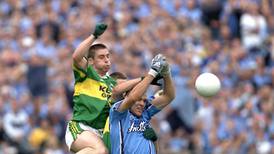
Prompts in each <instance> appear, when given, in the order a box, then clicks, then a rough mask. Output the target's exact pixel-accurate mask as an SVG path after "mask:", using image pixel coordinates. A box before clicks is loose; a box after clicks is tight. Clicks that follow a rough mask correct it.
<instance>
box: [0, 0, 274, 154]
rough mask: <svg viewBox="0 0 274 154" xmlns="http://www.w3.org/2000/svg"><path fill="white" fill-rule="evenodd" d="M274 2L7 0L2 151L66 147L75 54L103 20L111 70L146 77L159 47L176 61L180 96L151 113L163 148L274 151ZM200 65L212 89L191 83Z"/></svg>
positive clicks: (2, 36) (1, 41)
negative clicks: (207, 92) (217, 84)
mask: <svg viewBox="0 0 274 154" xmlns="http://www.w3.org/2000/svg"><path fill="white" fill-rule="evenodd" d="M273 11H274V2H273V1H271V0H113V1H111V0H92V1H91V0H79V1H76V0H20V1H18V0H1V1H0V19H1V20H0V26H1V29H0V71H1V75H0V115H1V116H0V132H1V133H0V134H1V135H0V154H2V153H3V154H7V153H22V154H24V153H28V154H29V153H43V154H65V153H69V152H68V151H67V148H66V146H65V142H64V133H65V127H66V122H67V121H68V120H69V119H70V117H71V114H72V106H73V104H72V94H73V83H74V79H73V74H72V60H71V56H72V53H73V51H74V49H75V48H76V47H77V45H79V43H80V42H81V41H82V40H83V39H85V38H86V37H87V36H89V35H90V34H91V32H92V31H93V27H94V25H95V24H96V23H98V22H106V23H107V24H108V25H109V28H108V29H107V31H106V32H105V33H104V34H103V35H102V37H101V38H100V39H99V40H98V42H103V43H105V44H106V45H107V46H108V47H109V49H110V50H111V58H112V68H111V71H110V72H114V71H121V72H124V73H126V74H127V75H128V76H129V78H136V77H140V76H142V75H144V74H145V73H146V72H147V70H148V69H149V66H150V60H151V58H152V57H153V56H154V55H155V54H156V53H163V54H164V55H166V56H167V58H168V60H169V62H170V64H171V68H172V76H173V78H174V82H175V85H176V98H175V100H174V101H173V102H172V104H171V105H170V106H169V107H167V108H165V109H164V110H163V111H162V112H161V113H159V114H158V115H157V116H156V117H155V118H154V119H153V120H152V124H153V128H155V130H156V131H157V133H158V135H159V142H160V153H162V154H168V153H174V154H175V153H191V152H197V153H213V154H215V153H216V154H219V153H228V154H235V153H238V154H241V153H243V154H244V153H260V154H268V153H274V114H273V113H274V112H273V111H274V92H273V89H274V28H273V27H274V12H273ZM202 72H212V73H215V74H216V75H217V76H218V77H219V78H220V79H221V81H222V89H221V91H220V92H219V93H218V95H217V96H215V97H214V98H211V99H205V98H202V97H200V96H198V95H197V93H196V92H195V90H194V87H193V85H194V81H195V78H196V77H197V76H198V75H199V74H200V73H202ZM156 90H157V88H156V87H153V88H151V89H150V90H149V92H148V93H149V94H153V93H154V92H155V91H156Z"/></svg>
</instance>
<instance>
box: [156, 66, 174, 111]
mask: <svg viewBox="0 0 274 154" xmlns="http://www.w3.org/2000/svg"><path fill="white" fill-rule="evenodd" d="M161 73H162V75H163V78H164V89H163V94H162V95H160V96H157V97H156V98H155V99H153V100H152V102H151V104H153V105H154V106H156V107H157V108H159V109H162V108H164V107H165V106H166V105H168V104H169V103H171V101H172V100H173V99H174V97H175V88H174V85H173V82H172V78H171V75H170V68H169V65H166V66H164V68H163V70H162V72H161Z"/></svg>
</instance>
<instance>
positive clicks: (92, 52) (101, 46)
mask: <svg viewBox="0 0 274 154" xmlns="http://www.w3.org/2000/svg"><path fill="white" fill-rule="evenodd" d="M99 49H107V46H106V45H104V44H102V43H98V44H93V45H92V46H90V47H89V49H88V58H92V59H94V57H95V52H96V51H97V50H99Z"/></svg>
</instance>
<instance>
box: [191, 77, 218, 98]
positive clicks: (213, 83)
mask: <svg viewBox="0 0 274 154" xmlns="http://www.w3.org/2000/svg"><path fill="white" fill-rule="evenodd" d="M195 88H196V90H197V92H198V94H199V95H201V96H204V97H211V96H214V95H216V94H217V93H218V91H219V90H220V88H221V82H220V80H219V78H218V77H217V76H216V75H214V74H212V73H202V74H200V75H199V76H198V78H197V79H196V81H195Z"/></svg>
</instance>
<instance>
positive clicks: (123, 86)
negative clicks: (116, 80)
mask: <svg viewBox="0 0 274 154" xmlns="http://www.w3.org/2000/svg"><path fill="white" fill-rule="evenodd" d="M140 81H141V78H136V79H132V80H128V81H125V82H123V83H120V84H118V85H116V86H115V87H114V88H113V89H112V95H114V96H118V95H121V94H123V93H124V92H126V91H129V90H131V89H132V88H133V87H134V86H136V85H137V84H138V83H139V82H140Z"/></svg>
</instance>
